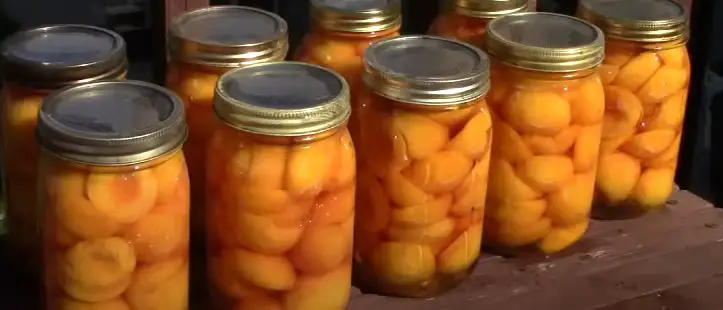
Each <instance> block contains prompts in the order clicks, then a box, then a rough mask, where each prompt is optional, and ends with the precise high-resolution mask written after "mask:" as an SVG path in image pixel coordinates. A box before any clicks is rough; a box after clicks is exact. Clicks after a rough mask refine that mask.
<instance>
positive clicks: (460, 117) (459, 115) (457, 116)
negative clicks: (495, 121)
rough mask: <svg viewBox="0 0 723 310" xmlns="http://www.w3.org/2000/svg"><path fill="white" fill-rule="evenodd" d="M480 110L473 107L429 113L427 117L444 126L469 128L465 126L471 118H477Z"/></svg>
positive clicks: (475, 106)
mask: <svg viewBox="0 0 723 310" xmlns="http://www.w3.org/2000/svg"><path fill="white" fill-rule="evenodd" d="M479 110H480V109H479V107H478V106H477V105H473V106H470V107H465V108H462V109H455V110H447V111H442V112H434V113H429V114H426V116H427V117H429V118H431V119H432V120H434V121H435V122H437V123H440V124H442V125H444V126H447V127H451V128H457V127H462V126H467V125H465V124H466V123H467V122H468V121H469V120H470V118H472V117H474V116H476V115H477V114H476V112H479ZM490 125H491V124H490Z"/></svg>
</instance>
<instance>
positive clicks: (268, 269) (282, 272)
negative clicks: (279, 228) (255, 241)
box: [222, 249, 296, 291]
mask: <svg viewBox="0 0 723 310" xmlns="http://www.w3.org/2000/svg"><path fill="white" fill-rule="evenodd" d="M222 255H229V256H230V258H228V259H230V260H231V261H232V262H233V263H234V270H233V271H234V272H235V273H236V274H237V275H238V277H241V278H243V279H245V280H247V281H248V282H249V283H251V284H253V285H255V286H258V287H260V288H264V289H268V290H275V291H276V290H288V289H291V288H292V287H293V286H294V282H296V271H295V270H294V266H293V265H292V264H291V263H290V262H289V261H288V260H287V259H286V258H285V257H283V256H272V255H264V254H260V253H255V252H250V251H246V250H242V249H228V250H226V251H224V253H223V254H222Z"/></svg>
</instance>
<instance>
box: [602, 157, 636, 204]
mask: <svg viewBox="0 0 723 310" xmlns="http://www.w3.org/2000/svg"><path fill="white" fill-rule="evenodd" d="M640 172H641V167H640V162H639V161H638V160H637V159H635V158H634V157H632V156H630V155H628V154H625V153H622V152H615V153H611V154H604V155H602V156H601V157H600V162H599V163H598V170H597V181H596V184H597V187H598V188H599V189H600V190H601V191H602V192H603V193H604V194H605V197H606V198H607V199H608V200H609V202H611V203H615V202H620V201H623V200H625V198H627V197H628V196H629V195H630V193H631V192H632V191H633V188H634V187H635V184H636V183H637V182H638V178H639V177H640Z"/></svg>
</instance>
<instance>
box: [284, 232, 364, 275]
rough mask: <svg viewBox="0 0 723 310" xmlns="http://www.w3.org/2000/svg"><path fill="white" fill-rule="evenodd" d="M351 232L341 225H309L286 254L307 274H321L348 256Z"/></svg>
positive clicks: (350, 245)
mask: <svg viewBox="0 0 723 310" xmlns="http://www.w3.org/2000/svg"><path fill="white" fill-rule="evenodd" d="M352 238H353V237H352V232H351V231H346V228H345V227H343V226H342V225H332V226H310V227H308V228H307V229H306V231H304V234H303V235H302V236H301V239H300V240H299V242H298V243H297V244H296V246H295V247H294V248H293V249H292V250H291V252H290V253H289V254H288V256H289V260H290V261H291V263H292V264H294V266H295V267H296V268H297V269H299V270H301V271H302V272H304V273H307V274H323V273H325V272H328V271H330V270H332V269H334V267H336V266H338V265H339V264H341V262H342V261H343V260H344V259H345V258H347V257H349V255H350V254H351V249H352Z"/></svg>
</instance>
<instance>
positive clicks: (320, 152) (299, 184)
mask: <svg viewBox="0 0 723 310" xmlns="http://www.w3.org/2000/svg"><path fill="white" fill-rule="evenodd" d="M336 147H337V139H333V138H327V139H324V140H320V141H317V142H313V143H311V144H306V145H301V146H294V147H293V148H292V149H291V152H290V154H289V160H288V162H287V166H286V169H287V171H286V189H287V190H288V191H289V192H290V193H291V194H292V195H302V196H304V195H305V196H315V195H316V194H318V193H319V192H320V191H321V190H322V187H323V186H324V183H325V182H326V181H327V179H328V178H329V175H331V168H332V166H331V163H330V162H329V157H328V156H329V153H331V152H334V150H335V149H336Z"/></svg>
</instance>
